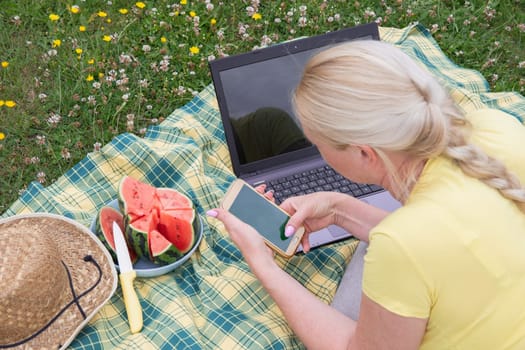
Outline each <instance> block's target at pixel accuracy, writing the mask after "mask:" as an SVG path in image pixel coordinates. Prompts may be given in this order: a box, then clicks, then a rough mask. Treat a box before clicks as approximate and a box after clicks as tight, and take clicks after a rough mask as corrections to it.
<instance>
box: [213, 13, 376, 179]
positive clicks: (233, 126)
mask: <svg viewBox="0 0 525 350" xmlns="http://www.w3.org/2000/svg"><path fill="white" fill-rule="evenodd" d="M354 39H375V40H379V33H378V28H377V24H375V23H370V24H365V25H361V26H356V27H352V28H347V29H343V30H339V31H335V32H330V33H326V34H322V35H318V36H313V37H308V38H303V39H298V40H294V41H290V42H286V43H283V44H278V45H274V46H270V47H266V48H263V49H259V50H255V51H252V52H248V53H245V54H240V55H235V56H229V57H225V58H222V59H218V60H215V61H211V62H210V70H211V73H212V78H213V83H214V86H215V92H216V95H217V101H218V104H219V109H220V112H221V118H222V122H223V126H224V131H225V136H226V141H227V143H228V147H229V149H230V155H231V158H232V159H231V160H232V165H233V168H234V171H235V174H236V175H237V176H239V177H241V176H242V175H243V174H244V173H254V172H257V171H258V170H259V169H263V168H268V167H271V166H273V165H279V164H282V163H285V162H287V161H290V160H294V159H299V158H303V157H310V156H313V155H317V154H318V152H317V149H315V147H314V146H312V144H311V143H310V142H308V140H307V139H306V138H305V137H304V135H303V132H302V130H301V127H300V123H299V122H298V119H297V117H296V116H295V114H294V112H293V108H292V103H291V96H292V93H293V91H294V89H295V87H296V86H297V84H298V83H299V80H300V79H301V76H302V72H303V68H304V66H305V64H306V62H307V61H308V59H309V58H310V57H311V56H312V55H314V54H315V53H317V52H318V51H319V50H321V49H325V48H327V47H329V46H331V45H334V44H336V43H340V42H344V41H348V40H354Z"/></svg>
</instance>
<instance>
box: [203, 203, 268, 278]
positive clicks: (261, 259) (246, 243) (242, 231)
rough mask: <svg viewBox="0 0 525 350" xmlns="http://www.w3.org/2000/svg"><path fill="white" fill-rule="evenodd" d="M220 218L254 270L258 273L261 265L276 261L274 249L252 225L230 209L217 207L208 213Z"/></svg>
mask: <svg viewBox="0 0 525 350" xmlns="http://www.w3.org/2000/svg"><path fill="white" fill-rule="evenodd" d="M206 214H207V215H208V216H211V217H214V218H216V219H218V220H220V221H221V222H222V223H223V224H224V226H225V228H226V231H228V234H229V235H230V238H231V239H232V241H233V243H235V245H236V246H237V247H238V248H239V250H240V251H241V253H242V255H243V256H244V258H245V259H246V261H247V262H248V265H249V266H250V268H251V269H252V271H253V272H254V273H255V274H257V273H258V270H259V267H264V266H269V265H268V264H271V263H273V262H274V260H273V256H274V254H273V251H272V250H271V249H270V248H269V247H268V246H267V245H266V243H265V242H264V240H263V238H262V236H261V235H260V234H259V233H258V232H257V231H256V230H255V229H254V228H253V227H252V226H250V225H248V224H246V223H245V222H243V221H241V220H239V219H238V218H237V217H235V216H234V215H232V214H231V213H230V212H229V211H227V210H224V209H220V208H216V209H211V210H209V211H208V212H207V213H206Z"/></svg>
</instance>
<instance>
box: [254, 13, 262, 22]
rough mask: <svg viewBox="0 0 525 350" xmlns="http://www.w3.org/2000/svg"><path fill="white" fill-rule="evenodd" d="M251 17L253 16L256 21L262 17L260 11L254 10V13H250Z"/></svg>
mask: <svg viewBox="0 0 525 350" xmlns="http://www.w3.org/2000/svg"><path fill="white" fill-rule="evenodd" d="M252 18H253V19H254V20H256V21H258V20H260V19H261V18H262V15H261V14H260V13H258V12H256V13H254V14H253V15H252Z"/></svg>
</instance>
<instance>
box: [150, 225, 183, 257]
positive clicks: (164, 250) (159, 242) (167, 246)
mask: <svg viewBox="0 0 525 350" xmlns="http://www.w3.org/2000/svg"><path fill="white" fill-rule="evenodd" d="M148 245H149V251H150V259H151V261H153V262H154V263H157V264H169V263H171V262H173V261H175V260H177V259H178V258H179V257H180V256H181V255H182V253H181V252H180V251H179V250H178V249H177V248H176V247H175V246H174V245H173V244H172V243H171V242H170V241H168V240H167V239H166V237H164V235H162V234H161V233H160V232H159V231H157V230H152V231H150V232H149V234H148Z"/></svg>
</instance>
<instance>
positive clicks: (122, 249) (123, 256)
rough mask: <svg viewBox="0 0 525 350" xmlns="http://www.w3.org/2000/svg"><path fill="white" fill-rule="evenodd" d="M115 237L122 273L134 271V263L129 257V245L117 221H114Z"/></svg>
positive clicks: (119, 266)
mask: <svg viewBox="0 0 525 350" xmlns="http://www.w3.org/2000/svg"><path fill="white" fill-rule="evenodd" d="M113 239H114V241H115V250H116V251H117V261H118V268H119V270H120V273H123V272H128V271H133V264H132V263H131V258H130V257H129V250H128V245H127V244H126V240H125V239H124V234H123V233H122V230H121V229H120V226H119V225H118V224H117V222H116V221H113Z"/></svg>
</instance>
